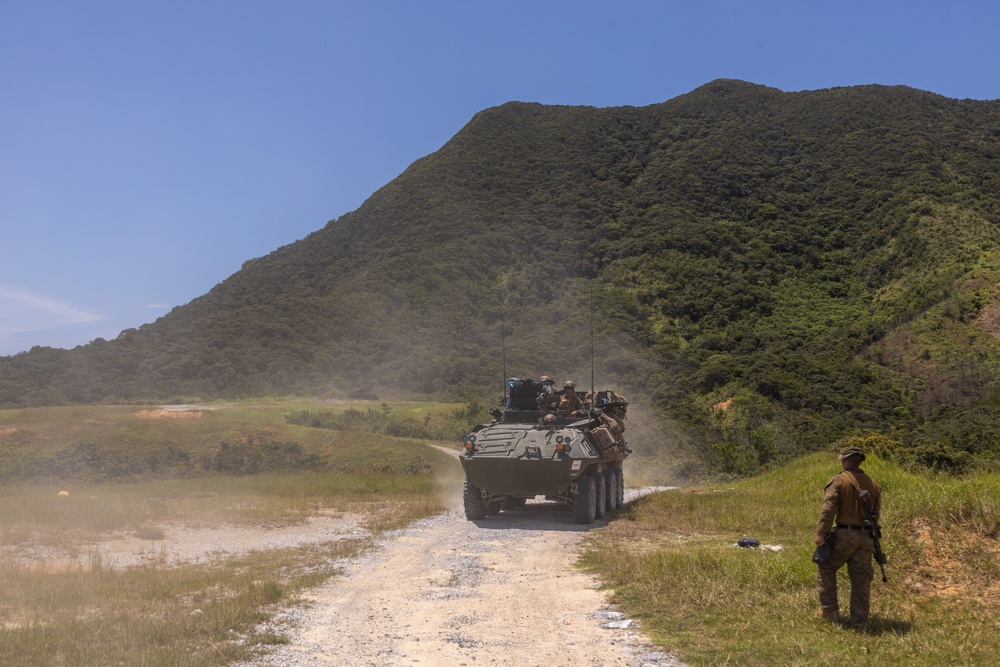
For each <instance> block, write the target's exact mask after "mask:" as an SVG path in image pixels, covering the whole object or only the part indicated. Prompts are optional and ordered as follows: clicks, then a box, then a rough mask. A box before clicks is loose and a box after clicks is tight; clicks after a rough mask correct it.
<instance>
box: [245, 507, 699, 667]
mask: <svg viewBox="0 0 1000 667" xmlns="http://www.w3.org/2000/svg"><path fill="white" fill-rule="evenodd" d="M635 493H636V492H632V493H631V494H630V495H633V496H634V495H635ZM602 524H603V522H602V521H599V522H598V523H596V524H595V525H594V526H593V527H583V526H578V525H577V524H575V523H574V522H573V519H572V514H571V512H570V511H569V510H567V509H565V508H563V507H561V506H559V505H557V504H554V503H547V502H540V501H539V502H530V503H529V504H528V505H527V506H526V507H525V508H524V509H522V510H515V511H510V512H504V513H503V514H501V515H500V516H499V517H491V518H489V519H486V520H484V521H477V522H471V521H467V520H466V519H465V517H464V515H463V514H462V513H461V512H459V511H451V512H448V513H446V514H442V515H440V516H437V517H434V518H431V519H428V520H425V521H421V522H419V523H417V524H415V525H414V526H411V527H410V528H408V529H406V530H403V531H398V532H396V533H394V534H392V535H390V536H389V537H388V538H386V539H384V540H383V541H382V542H381V543H380V545H379V547H378V548H377V549H376V550H375V551H374V552H371V553H369V554H368V555H366V556H363V557H361V558H359V559H357V560H355V561H352V562H349V563H346V564H345V570H344V574H343V576H340V577H338V578H336V579H335V580H334V581H332V582H331V583H329V584H327V585H326V586H324V587H322V588H320V589H317V590H315V591H313V593H312V595H311V604H310V605H308V607H307V608H305V609H293V610H290V611H289V612H287V615H286V616H285V617H284V620H283V622H282V623H283V627H281V628H280V631H281V632H283V633H285V634H286V635H288V636H289V637H290V639H291V643H290V644H288V645H285V646H281V647H279V648H278V649H277V650H275V651H274V652H272V653H271V654H269V655H268V656H266V657H264V658H262V659H261V660H259V661H257V662H255V663H253V664H254V665H256V666H263V665H269V666H276V667H279V666H280V667H290V666H292V665H295V666H299V665H305V666H326V665H350V666H356V665H378V666H383V665H385V666H402V665H406V666H421V667H446V666H447V667H455V666H461V665H468V666H470V667H471V666H473V665H476V666H484V667H485V666H491V665H504V666H507V665H509V666H512V667H513V666H517V667H526V666H532V665H539V666H542V665H544V666H546V667H549V666H553V667H555V666H560V665H563V666H566V667H569V666H572V665H587V666H588V667H593V666H595V665H601V666H621V667H626V666H627V667H639V666H647V667H657V666H658V667H667V666H668V665H669V666H676V665H679V664H680V663H678V662H676V661H675V660H674V659H672V658H671V657H669V656H666V655H664V654H662V653H656V652H653V651H652V650H651V649H650V648H649V647H648V645H647V643H646V641H645V639H644V638H643V636H642V635H641V633H640V632H639V631H638V630H637V629H636V628H637V624H635V623H631V622H630V621H629V619H625V618H624V617H623V616H622V615H621V614H617V613H616V612H614V611H613V610H611V609H609V607H608V606H607V603H606V600H605V595H604V593H603V592H602V591H600V590H598V586H597V582H596V581H595V580H594V578H592V577H590V576H588V575H587V574H584V573H582V572H581V571H580V570H578V569H577V568H575V567H574V561H575V560H576V557H577V549H578V546H579V543H580V540H581V538H582V536H583V534H584V533H585V532H586V530H588V529H591V530H592V529H599V528H600V526H601V525H602ZM608 626H611V627H608ZM614 626H618V627H614ZM621 626H626V627H621Z"/></svg>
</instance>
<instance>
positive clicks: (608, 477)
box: [601, 468, 618, 512]
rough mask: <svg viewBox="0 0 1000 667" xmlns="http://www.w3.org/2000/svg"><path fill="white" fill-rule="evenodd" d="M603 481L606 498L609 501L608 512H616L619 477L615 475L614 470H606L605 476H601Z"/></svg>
mask: <svg viewBox="0 0 1000 667" xmlns="http://www.w3.org/2000/svg"><path fill="white" fill-rule="evenodd" d="M601 481H602V482H603V483H604V497H605V498H606V499H607V500H606V503H607V506H608V512H614V511H615V510H616V509H618V476H617V475H615V471H614V469H613V468H608V469H607V470H605V471H604V474H603V475H601Z"/></svg>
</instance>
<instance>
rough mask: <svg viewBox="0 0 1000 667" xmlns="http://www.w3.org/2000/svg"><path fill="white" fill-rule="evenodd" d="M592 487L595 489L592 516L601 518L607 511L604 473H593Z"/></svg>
mask: <svg viewBox="0 0 1000 667" xmlns="http://www.w3.org/2000/svg"><path fill="white" fill-rule="evenodd" d="M594 489H595V490H596V491H597V493H595V494H594V498H595V502H594V516H595V517H596V518H598V519H603V518H604V515H605V514H607V513H608V493H607V489H606V488H605V485H604V475H602V474H601V473H599V472H598V473H594Z"/></svg>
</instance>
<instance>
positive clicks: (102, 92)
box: [0, 0, 1000, 355]
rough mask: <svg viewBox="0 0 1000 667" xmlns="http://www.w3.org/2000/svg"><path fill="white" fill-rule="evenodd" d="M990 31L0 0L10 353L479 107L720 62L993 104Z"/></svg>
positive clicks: (696, 12)
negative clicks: (900, 88) (917, 89)
mask: <svg viewBox="0 0 1000 667" xmlns="http://www.w3.org/2000/svg"><path fill="white" fill-rule="evenodd" d="M998 35H1000V3H994V2H990V1H988V0H981V1H979V2H963V1H962V0H957V1H956V0H952V1H949V2H921V1H919V0H910V1H909V2H897V1H889V2H877V1H871V0H868V1H866V2H851V1H844V2H808V1H806V0H800V1H798V2H767V1H751V0H743V1H740V2H736V1H731V2H721V1H716V2H713V1H711V0H702V1H700V2H694V1H693V0H691V1H686V2H670V1H660V2H654V1H642V2H630V1H628V0H620V1H619V2H610V1H609V2H596V1H593V2H592V1H588V0H577V1H575V2H569V1H567V2H562V1H559V2H555V1H553V2H545V1H544V0H535V1H534V2H520V1H513V2H512V1H507V2H502V3H500V2H494V3H488V2H480V1H476V0H463V1H460V2H452V1H444V2H430V1H425V2H416V1H411V2H403V1H397V2H389V1H378V0H367V1H363V2H362V1H358V2H354V1H349V2H348V1H342V2H335V1H326V2H313V1H292V2H262V1H257V0H241V1H240V2H235V1H228V0H219V1H215V0H199V1H198V2H190V1H188V0H171V1H169V2H164V1H163V0H155V1H147V0H122V1H119V2H115V1H104V0H74V1H72V2H63V1H50V0H24V1H22V0H0V258H2V261H0V355H9V354H14V353H17V352H20V351H23V350H27V349H29V348H30V347H32V346H34V345H48V346H53V347H74V346H76V345H81V344H85V343H87V342H89V341H91V340H93V339H95V338H98V337H101V338H106V339H111V338H114V337H116V336H117V335H118V333H119V332H120V331H122V330H123V329H126V328H130V327H138V326H140V325H142V324H144V323H146V322H152V321H153V320H155V319H156V318H158V317H160V316H162V315H164V314H165V313H166V312H168V311H169V310H170V308H172V307H174V306H179V305H183V304H185V303H187V302H188V301H190V300H191V299H194V298H195V297H198V296H200V295H202V294H204V293H206V292H208V291H209V290H210V289H211V288H212V287H213V286H215V285H216V284H217V283H219V282H220V281H222V280H224V279H225V278H226V277H227V276H229V275H231V274H232V273H234V272H235V271H237V270H239V268H240V266H241V265H242V263H243V262H244V261H245V260H247V259H251V258H253V257H259V256H262V255H266V254H267V253H269V252H271V251H272V250H274V249H276V248H278V247H280V246H282V245H285V244H288V243H291V242H294V241H296V240H298V239H300V238H302V237H304V236H306V235H307V234H309V233H310V232H312V231H315V230H317V229H319V228H320V227H322V226H323V225H324V224H325V223H326V222H327V221H328V220H330V219H334V218H337V217H339V216H340V215H343V214H344V213H346V212H348V211H351V210H354V209H355V208H357V207H358V206H359V205H360V204H361V203H362V202H363V201H364V200H365V199H366V198H367V197H368V196H369V195H371V194H372V193H373V192H374V191H375V190H376V189H378V188H379V187H381V186H382V185H384V184H386V183H388V182H389V181H391V180H392V179H393V178H395V177H396V176H397V175H399V174H400V173H401V172H402V171H403V170H404V169H405V168H406V167H407V166H408V165H409V164H410V163H411V162H413V161H414V160H416V159H417V158H420V157H422V156H424V155H426V154H428V153H431V152H433V151H435V150H437V149H438V148H439V147H440V146H441V145H442V144H443V143H444V142H445V141H447V140H448V138H449V137H451V136H452V135H454V134H455V133H456V132H458V131H459V130H460V129H461V128H462V126H463V125H464V124H465V123H466V122H468V120H469V119H470V118H471V117H472V116H473V114H475V113H476V112H477V111H479V110H481V109H484V108H486V107H490V106H495V105H498V104H502V103H504V102H507V101H510V100H522V101H533V102H542V103H547V104H580V105H591V106H619V105H645V104H653V103H656V102H662V101H664V100H667V99H670V98H673V97H676V96H677V95H681V94H683V93H686V92H688V91H690V90H692V89H694V88H697V87H698V86H700V85H702V84H704V83H707V82H709V81H711V80H713V79H717V78H722V77H724V78H734V79H742V80H746V81H751V82H754V83H760V84H765V85H769V86H773V87H776V88H780V89H782V90H787V91H793V90H813V89H819V88H829V87H832V86H850V85H858V84H868V83H879V84H887V85H895V84H902V85H907V86H912V87H915V88H920V89H923V90H929V91H932V92H935V93H939V94H941V95H945V96H947V97H955V98H974V99H997V98H1000V39H998Z"/></svg>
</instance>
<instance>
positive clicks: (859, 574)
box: [816, 528, 875, 627]
mask: <svg viewBox="0 0 1000 667" xmlns="http://www.w3.org/2000/svg"><path fill="white" fill-rule="evenodd" d="M874 551H875V545H874V544H873V542H872V538H871V535H869V534H868V531H866V530H850V529H845V528H838V529H837V541H836V544H835V545H834V547H833V555H832V556H831V557H830V561H829V562H828V563H827V564H826V565H819V566H818V568H819V569H818V570H817V572H816V592H817V593H819V606H820V608H821V609H822V610H823V611H837V610H838V609H839V604H838V603H837V570H839V569H840V568H841V567H843V566H844V564H845V563H846V564H847V574H848V576H849V577H850V579H851V625H853V626H855V627H864V626H867V625H868V608H869V606H870V604H871V590H872V577H873V576H874V574H875V568H874V567H873V566H872V554H873V553H874Z"/></svg>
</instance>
